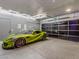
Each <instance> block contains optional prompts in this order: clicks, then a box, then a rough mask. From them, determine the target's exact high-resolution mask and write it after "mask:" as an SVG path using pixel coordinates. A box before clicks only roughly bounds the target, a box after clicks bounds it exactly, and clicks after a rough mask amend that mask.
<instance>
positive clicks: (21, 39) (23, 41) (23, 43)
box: [15, 38, 26, 48]
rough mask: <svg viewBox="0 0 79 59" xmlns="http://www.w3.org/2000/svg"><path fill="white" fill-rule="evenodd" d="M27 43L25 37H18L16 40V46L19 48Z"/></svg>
mask: <svg viewBox="0 0 79 59" xmlns="http://www.w3.org/2000/svg"><path fill="white" fill-rule="evenodd" d="M25 44H26V40H25V39H24V38H18V39H17V40H16V41H15V47H17V48H19V47H21V46H24V45H25Z"/></svg>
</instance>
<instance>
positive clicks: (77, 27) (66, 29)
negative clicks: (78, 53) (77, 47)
mask: <svg viewBox="0 0 79 59" xmlns="http://www.w3.org/2000/svg"><path fill="white" fill-rule="evenodd" d="M44 25H46V24H44ZM42 29H43V30H44V31H45V30H47V31H49V32H50V33H49V34H51V35H57V36H58V37H60V36H62V37H65V38H66V37H69V39H71V37H74V38H75V39H77V38H79V19H77V20H69V21H63V22H56V24H54V23H49V24H48V26H46V27H42ZM78 40H79V39H78Z"/></svg>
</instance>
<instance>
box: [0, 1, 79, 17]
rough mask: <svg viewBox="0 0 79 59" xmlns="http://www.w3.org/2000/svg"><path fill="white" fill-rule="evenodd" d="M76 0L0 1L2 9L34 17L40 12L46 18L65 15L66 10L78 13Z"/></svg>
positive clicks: (78, 3) (78, 2)
mask: <svg viewBox="0 0 79 59" xmlns="http://www.w3.org/2000/svg"><path fill="white" fill-rule="evenodd" d="M78 5H79V1H78V0H0V6H1V7H3V8H4V9H7V10H9V9H12V10H15V11H19V12H21V13H26V14H30V15H36V14H37V13H39V11H40V10H41V11H42V12H44V13H47V15H48V16H55V15H59V14H63V13H66V12H65V10H66V9H67V8H71V9H72V11H78V10H79V8H78Z"/></svg>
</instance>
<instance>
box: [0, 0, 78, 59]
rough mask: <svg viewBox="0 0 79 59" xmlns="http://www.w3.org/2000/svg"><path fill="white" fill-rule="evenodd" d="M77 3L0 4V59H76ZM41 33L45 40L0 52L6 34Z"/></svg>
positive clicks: (29, 0)
mask: <svg viewBox="0 0 79 59" xmlns="http://www.w3.org/2000/svg"><path fill="white" fill-rule="evenodd" d="M78 6H79V1H78V0H0V59H79V7H78ZM34 30H39V31H44V32H46V35H47V40H44V41H38V42H35V43H31V44H28V45H25V46H22V47H20V48H15V49H9V50H5V49H2V43H3V40H4V39H5V38H6V37H8V36H9V35H10V34H31V33H32V32H33V31H34Z"/></svg>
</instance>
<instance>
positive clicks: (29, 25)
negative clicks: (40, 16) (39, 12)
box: [0, 13, 40, 39]
mask: <svg viewBox="0 0 79 59" xmlns="http://www.w3.org/2000/svg"><path fill="white" fill-rule="evenodd" d="M2 20H4V21H2ZM6 20H7V21H6ZM0 21H1V22H3V23H4V25H6V28H5V29H6V30H2V31H1V30H0V39H3V38H5V37H6V36H8V35H9V34H10V33H25V32H29V31H33V30H39V29H40V28H39V24H38V21H37V20H35V19H32V18H28V17H25V16H17V15H15V14H7V13H0ZM0 25H1V26H0V28H2V29H4V27H5V26H3V25H2V24H0ZM5 31H6V32H5Z"/></svg>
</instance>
